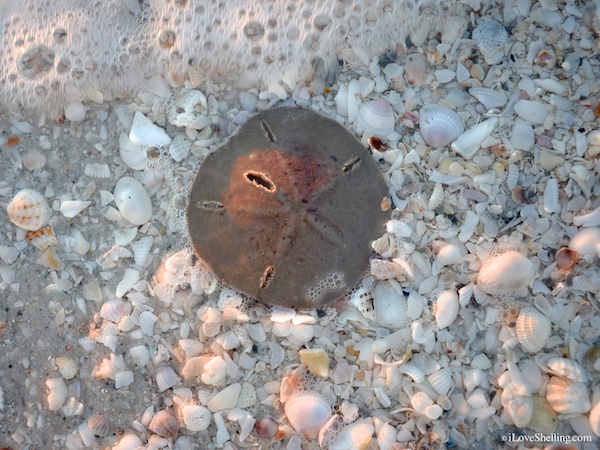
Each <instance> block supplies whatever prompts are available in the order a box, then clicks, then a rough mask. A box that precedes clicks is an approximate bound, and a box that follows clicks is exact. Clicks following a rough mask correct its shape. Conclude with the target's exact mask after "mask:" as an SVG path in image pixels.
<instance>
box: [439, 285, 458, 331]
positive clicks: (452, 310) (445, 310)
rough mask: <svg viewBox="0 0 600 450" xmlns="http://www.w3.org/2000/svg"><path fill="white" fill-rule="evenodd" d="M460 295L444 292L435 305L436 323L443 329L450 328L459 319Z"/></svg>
mask: <svg viewBox="0 0 600 450" xmlns="http://www.w3.org/2000/svg"><path fill="white" fill-rule="evenodd" d="M458 310H459V304H458V294H457V293H456V292H454V291H442V292H440V294H439V295H438V297H437V300H436V303H435V321H436V323H437V325H438V327H439V328H440V330H441V329H443V328H446V327H449V326H450V325H452V323H453V322H454V321H455V320H456V318H457V317H458Z"/></svg>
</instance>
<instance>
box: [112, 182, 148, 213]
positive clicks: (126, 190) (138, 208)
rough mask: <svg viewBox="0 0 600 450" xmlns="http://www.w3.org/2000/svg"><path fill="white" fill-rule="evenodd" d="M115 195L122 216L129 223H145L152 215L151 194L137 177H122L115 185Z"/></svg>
mask: <svg viewBox="0 0 600 450" xmlns="http://www.w3.org/2000/svg"><path fill="white" fill-rule="evenodd" d="M114 196H115V203H116V205H117V208H118V209H119V212H120V213H121V216H123V218H124V219H125V220H127V221H128V222H129V223H131V224H133V225H143V224H145V223H146V222H148V221H149V220H150V218H151V217H152V201H151V200H150V195H148V192H147V191H146V189H145V188H144V186H142V184H141V183H140V182H139V181H138V180H136V179H135V178H132V177H123V178H121V179H120V180H119V181H118V182H117V185H116V186H115V191H114Z"/></svg>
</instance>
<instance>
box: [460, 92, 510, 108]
mask: <svg viewBox="0 0 600 450" xmlns="http://www.w3.org/2000/svg"><path fill="white" fill-rule="evenodd" d="M469 94H471V95H472V96H473V97H475V98H476V99H477V100H478V101H479V103H481V104H482V105H483V106H485V108H486V109H494V108H500V107H501V106H504V104H505V103H506V101H507V99H506V96H505V95H504V94H503V93H501V92H498V91H494V90H493V89H489V88H484V87H479V86H476V87H472V88H471V89H469Z"/></svg>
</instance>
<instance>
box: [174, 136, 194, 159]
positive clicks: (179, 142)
mask: <svg viewBox="0 0 600 450" xmlns="http://www.w3.org/2000/svg"><path fill="white" fill-rule="evenodd" d="M191 148H192V143H191V142H190V141H189V140H188V139H187V138H186V137H185V136H183V135H181V134H180V135H178V136H175V137H174V138H173V142H171V145H170V146H169V154H170V155H171V158H173V159H174V160H175V161H177V162H181V161H183V160H184V159H185V158H187V157H188V155H189V154H190V149H191Z"/></svg>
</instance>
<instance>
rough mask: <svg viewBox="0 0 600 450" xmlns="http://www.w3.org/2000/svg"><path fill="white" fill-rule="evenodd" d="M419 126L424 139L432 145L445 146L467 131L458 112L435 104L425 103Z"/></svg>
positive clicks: (420, 113)
mask: <svg viewBox="0 0 600 450" xmlns="http://www.w3.org/2000/svg"><path fill="white" fill-rule="evenodd" d="M419 127H420V129H421V134H422V135H423V139H425V142H427V144H429V145H430V146H431V147H444V146H446V145H448V144H450V143H451V142H453V141H454V140H456V139H457V138H458V137H459V136H460V135H461V134H462V133H463V132H464V131H465V127H464V126H463V123H462V120H461V119H460V117H459V116H458V114H456V113H455V112H454V111H452V110H451V109H450V108H446V107H445V106H440V105H435V104H431V105H425V106H423V107H422V108H421V110H420V111H419Z"/></svg>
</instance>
